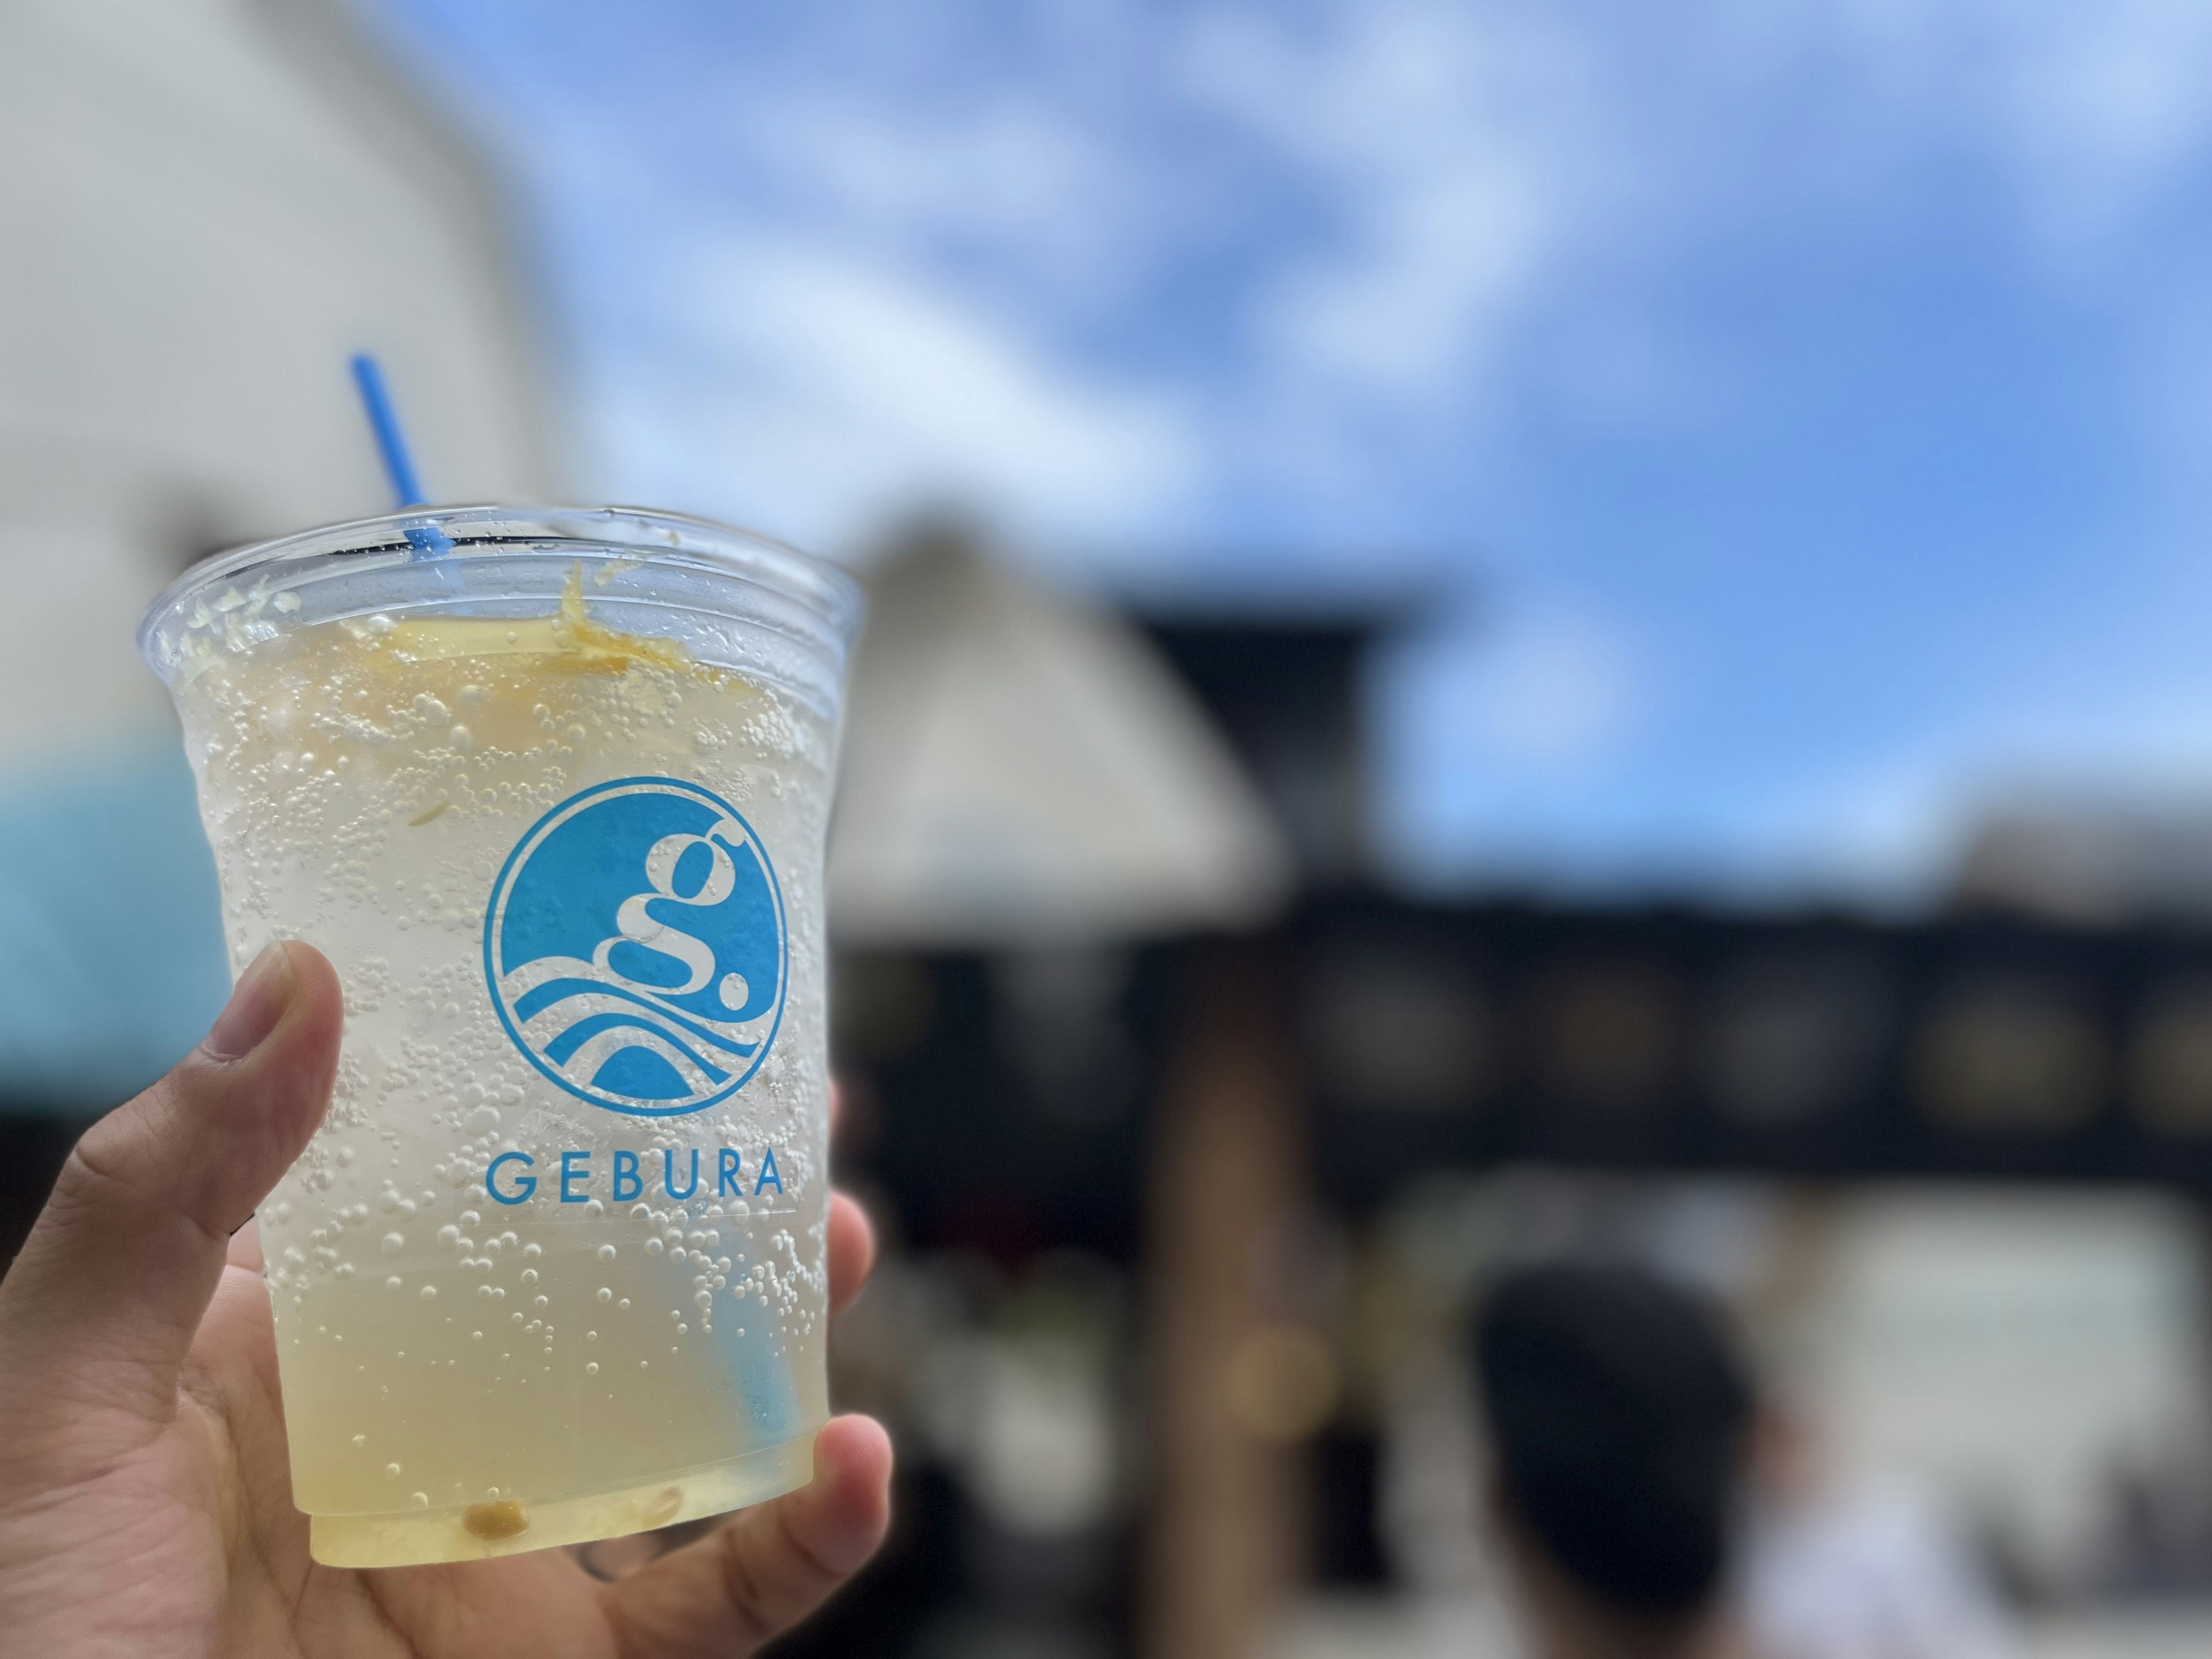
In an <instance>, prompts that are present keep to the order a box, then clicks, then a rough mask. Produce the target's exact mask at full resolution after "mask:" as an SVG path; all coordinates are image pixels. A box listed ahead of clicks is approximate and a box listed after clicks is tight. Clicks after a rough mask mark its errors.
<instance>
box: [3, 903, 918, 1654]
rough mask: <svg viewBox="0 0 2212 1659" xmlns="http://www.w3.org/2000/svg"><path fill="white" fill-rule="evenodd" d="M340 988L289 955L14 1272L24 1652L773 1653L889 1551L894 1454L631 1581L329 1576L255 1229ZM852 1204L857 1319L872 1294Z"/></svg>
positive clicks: (261, 969) (849, 1465)
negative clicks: (311, 1518) (302, 1503)
mask: <svg viewBox="0 0 2212 1659" xmlns="http://www.w3.org/2000/svg"><path fill="white" fill-rule="evenodd" d="M341 1003H342V999H341V996H340V993H339V989H338V981H337V975H336V974H335V973H334V972H332V970H331V965H330V963H328V962H327V961H325V959H324V957H322V956H321V955H320V954H319V952H317V951H314V950H313V949H312V948H311V947H309V946H307V945H301V944H298V943H290V944H283V945H271V946H270V949H269V950H268V951H265V952H264V954H263V955H262V956H261V957H260V958H259V959H258V960H257V961H256V962H255V963H254V964H253V965H252V967H251V968H249V969H247V970H246V973H245V975H243V976H241V977H240V981H239V982H238V985H237V987H235V989H234V991H233V993H232V994H231V999H230V1002H229V1004H228V1006H227V1007H226V1008H225V1009H224V1010H223V1012H222V1015H221V1016H220V1017H219V1018H217V1019H216V1023H215V1025H214V1028H213V1029H212V1030H210V1032H209V1033H208V1036H207V1037H206V1039H205V1040H204V1042H202V1043H201V1044H200V1046H199V1047H198V1048H197V1049H195V1050H194V1051H193V1052H192V1053H191V1054H189V1055H187V1056H186V1057H185V1059H184V1060H182V1061H180V1062H179V1064H178V1066H176V1068H175V1069H174V1070H173V1071H172V1072H171V1073H169V1074H168V1075H167V1077H166V1078H164V1079H161V1081H160V1082H159V1083H157V1084H155V1085H154V1086H153V1087H152V1088H150V1089H149V1090H148V1091H146V1092H145V1093H144V1094H143V1095H140V1096H139V1097H137V1099H135V1100H133V1101H131V1102H130V1103H127V1104H125V1105H124V1106H122V1107H119V1108H118V1109H116V1110H115V1111H113V1112H111V1113H110V1114H108V1115H107V1116H106V1117H105V1118H103V1119H101V1120H100V1122H98V1123H96V1124H94V1126H93V1127H92V1128H90V1129H89V1130H88V1131H87V1132H86V1133H85V1134H84V1136H83V1138H82V1139H81V1140H80V1141H79V1142H78V1143H77V1146H76V1150H75V1151H74V1152H72V1153H71V1154H70V1158H69V1162H68V1164H67V1165H66V1166H65V1168H64V1170H63V1172H62V1175H61V1176H60V1178H59V1179H58V1181H57V1182H55V1185H54V1190H53V1194H52V1197H51V1198H50V1199H49V1200H48V1201H47V1204H46V1209H45V1211H44V1212H43V1213H42V1214H41V1215H40V1218H39V1220H38V1224H37V1225H36V1226H35V1228H34V1229H33V1231H32V1234H31V1237H29V1239H28V1240H27V1242H26V1243H25V1244H24V1246H23V1249H22V1250H21V1253H20V1254H19V1255H17V1256H16V1258H15V1262H14V1264H13V1266H11V1267H9V1271H8V1273H7V1276H6V1278H5V1279H0V1648H4V1649H5V1650H6V1651H8V1652H9V1653H22V1654H39V1655H41V1656H50V1659H70V1656H76V1655H92V1654H100V1655H109V1654H112V1655H129V1656H131V1659H158V1656H164V1655H179V1656H181V1655H195V1656H199V1655H226V1656H227V1655H242V1656H261V1655H283V1656H301V1659H306V1656H317V1655H325V1654H329V1655H344V1656H354V1655H364V1656H375V1655H381V1654H392V1655H399V1654H407V1655H412V1656H417V1659H444V1656H455V1659H460V1656H465V1659H500V1656H503V1655H523V1654H527V1655H531V1656H532V1659H538V1656H556V1655H568V1654H576V1655H595V1656H596V1655H612V1654H621V1655H623V1656H625V1659H629V1656H639V1659H643V1656H659V1655H671V1656H672V1655H705V1654H709V1653H712V1654H716V1655H732V1656H735V1655H744V1654H750V1653H752V1652H753V1651H755V1650H757V1649H758V1648H759V1647H760V1646H761V1645H762V1644H764V1643H766V1642H768V1641H769V1640H770V1639H772V1638H774V1637H775V1636H776V1635H777V1634H778V1633H779V1632H781V1631H783V1630H785V1629H786V1628H787V1627H788V1626H791V1625H792V1624H793V1623H794V1622H795V1621H796V1620H799V1619H800V1618H803V1617H804V1616H805V1614H806V1613H809V1612H810V1611H811V1610H812V1609H813V1608H814V1607H816V1606H817V1604H819V1603H820V1602H821V1601H823V1598H824V1597H825V1596H827V1595H829V1593H830V1592H831V1591H832V1590H834V1589H836V1588H837V1587H838V1585H840V1584H841V1583H843V1582H844V1581H845V1580H846V1579H847V1578H848V1577H850V1576H851V1575H852V1574H853V1573H854V1572H855V1571H858V1570H859V1568H860V1565H861V1564H862V1563H864V1562H865V1561H866V1560H867V1559H868V1558H869V1557H870V1556H871V1555H872V1554H873V1553H874V1552H875V1549H876V1547H877V1546H878V1544H879V1543H880V1542H881V1541H882V1540H883V1536H884V1529H885V1527H886V1525H887V1522H888V1518H889V1509H890V1443H889V1442H888V1441H887V1440H886V1439H885V1438H884V1432H883V1431H882V1430H881V1429H880V1428H878V1426H877V1425H875V1424H874V1423H872V1422H871V1421H870V1420H868V1419H866V1418H856V1417H843V1418H837V1419H833V1420H832V1421H831V1422H830V1423H829V1425H828V1426H826V1427H825V1428H823V1431H822V1432H821V1435H820V1437H819V1438H818V1439H817V1442H816V1444H815V1454H814V1455H815V1464H814V1479H813V1481H812V1483H811V1485H809V1486H806V1487H805V1488H803V1489H802V1490H800V1491H798V1492H791V1493H788V1494H787V1495H786V1496H784V1497H782V1498H777V1499H775V1500H774V1501H773V1502H771V1503H766V1504H758V1505H757V1506H756V1507H754V1508H752V1509H750V1510H744V1511H743V1512H741V1513H740V1514H738V1516H736V1517H735V1518H733V1519H732V1520H730V1521H728V1522H726V1523H724V1524H722V1525H721V1526H720V1527H718V1528H714V1529H713V1530H712V1531H710V1532H709V1533H708V1535H707V1536H705V1537H704V1538H702V1539H700V1540H699V1541H696V1542H695V1543H691V1544H689V1545H686V1546H684V1547H681V1548H677V1549H672V1550H671V1551H669V1552H668V1553H665V1554H663V1555H661V1556H660V1557H659V1559H657V1560H654V1561H653V1562H652V1563H651V1564H650V1565H645V1566H641V1568H639V1569H638V1570H637V1571H635V1572H632V1573H630V1574H629V1575H628V1576H626V1577H621V1578H618V1579H614V1580H612V1581H611V1582H609V1581H606V1580H603V1579H602V1578H600V1577H596V1576H594V1575H593V1574H592V1573H590V1572H587V1571H586V1569H585V1567H584V1566H583V1565H582V1564H581V1563H580V1560H579V1559H578V1558H577V1557H576V1555H574V1553H571V1552H568V1551H566V1550H558V1549H550V1550H538V1551H535V1552H532V1553H527V1554H520V1555H510V1556H504V1557H501V1558H498V1559H491V1560H483V1561H471V1562H465V1563H457V1564H451V1565H440V1566H429V1567H396V1568H387V1569H383V1570H380V1571H348V1570H342V1569H338V1568H333V1567H325V1566H319V1565H316V1564H315V1563H314V1562H313V1561H311V1560H310V1559H308V1555H307V1516H304V1515H302V1514H301V1513H300V1511H299V1510H296V1509H295V1508H294V1507H293V1506H292V1492H291V1481H290V1471H289V1467H288V1464H287V1456H286V1449H285V1441H284V1422H283V1416H282V1413H280V1411H279V1409H278V1405H277V1393H276V1342H275V1339H274V1336H273V1335H272V1333H271V1327H270V1310H269V1297H268V1292H267V1291H265V1290H264V1288H263V1286H262V1284H261V1278H260V1271H259V1269H260V1250H259V1246H258V1243H257V1242H256V1236H255V1233H254V1231H253V1227H252V1222H251V1220H250V1218H251V1217H252V1213H253V1210H254V1207H255V1206H256V1205H258V1203H259V1202H260V1200H261V1199H262V1198H263V1196H264V1194H267V1192H268V1191H269V1189H270V1188H271V1187H272V1186H273V1185H275V1183H276V1179H277V1177H278V1176H280V1175H282V1174H283V1171H284V1170H285V1169H286V1168H287V1166H289V1164H291V1162H292V1160H293V1159H294V1158H296V1157H297V1156H298V1155H299V1154H300V1152H301V1149H302V1148H303V1147H305V1146H306V1145H307V1138H308V1137H309V1136H310V1135H311V1134H312V1133H313V1132H314V1129H315V1127H316V1126H317V1125H318V1124H319V1122H320V1121H322V1117H323V1113H324V1110H325V1108H326V1107H327V1106H328V1105H329V1103H330V1097H331V1082H332V1079H333V1078H334V1076H335V1075H336V1073H337V1062H338V1034H339V1027H340V1025H341V1024H342V1023H343V1015H342V1012H341ZM871 1253H872V1244H871V1242H870V1239H869V1237H868V1232H867V1225H866V1221H865V1220H863V1219H862V1218H861V1216H860V1212H859V1210H858V1209H857V1207H855V1206H854V1205H853V1204H852V1203H851V1202H850V1200H842V1199H841V1200H839V1201H837V1202H836V1203H835V1204H833V1206H832V1209H831V1217H830V1236H829V1274H830V1279H831V1286H832V1289H831V1297H832V1303H833V1305H835V1304H839V1303H842V1301H844V1300H845V1299H847V1298H849V1297H851V1295H852V1294H853V1292H854V1290H855V1289H857V1288H858V1285H859V1281H860V1279H861V1277H862V1276H864V1275H865V1273H866V1271H867V1263H868V1258H869V1256H870V1255H871Z"/></svg>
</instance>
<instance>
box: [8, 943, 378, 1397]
mask: <svg viewBox="0 0 2212 1659" xmlns="http://www.w3.org/2000/svg"><path fill="white" fill-rule="evenodd" d="M342 1024H343V999H342V997H341V995H340V994H339V990H338V982H337V975H336V974H335V973H334V972H332V971H331V965H330V963H328V962H327V961H325V959H324V957H323V956H322V954H321V952H319V951H316V950H314V949H313V947H312V946H309V945H301V944H298V943H296V942H286V943H279V944H276V945H270V947H269V948H268V949H267V950H265V951H263V952H262V953H261V954H260V956H258V957H256V958H255V959H254V962H253V964H252V966H251V967H250V968H248V969H246V972H245V974H244V975H242V976H241V977H240V980H239V981H238V984H237V986H236V987H235V988H234V990H233V991H232V992H231V996H230V1002H229V1005H228V1006H226V1007H225V1008H224V1009H223V1011H222V1014H221V1015H220V1016H219V1017H218V1018H216V1023H215V1027H214V1029H213V1030H210V1032H209V1033H208V1036H207V1038H206V1040H205V1041H204V1042H202V1043H201V1044H200V1046H199V1047H198V1048H196V1049H194V1050H193V1051H192V1052H191V1054H187V1055H186V1056H185V1058H184V1059H183V1060H181V1061H179V1063H178V1065H177V1066H176V1068H175V1069H174V1070H173V1071H172V1072H171V1073H169V1074H168V1075H167V1077H165V1078H163V1079H161V1081H160V1082H159V1083H156V1084H155V1085H154V1086H153V1087H152V1088H150V1089H149V1090H147V1091H146V1092H145V1093H143V1094H142V1095H140V1096H139V1097H137V1099H135V1100H132V1101H131V1102H129V1103H126V1104H125V1105H122V1106H119V1107H118V1108H117V1109H115V1110H114V1111H112V1112H110V1113H109V1114H108V1115H106V1117H104V1118H102V1119H100V1121H99V1122H97V1123H95V1124H94V1125H93V1126H92V1127H91V1128H89V1129H88V1130H86V1131H85V1133H84V1136H83V1138H82V1139H80V1140H79V1141H78V1142H77V1144H76V1148H75V1150H73V1151H72V1152H70V1156H69V1161H68V1162H67V1163H66V1164H64V1165H63V1168H62V1172H61V1176H60V1177H59V1179H58V1180H57V1181H56V1182H55V1183H54V1190H53V1194H52V1196H51V1197H50V1198H48V1199H47V1200H46V1208H45V1210H44V1211H42V1212H40V1216H39V1218H38V1221H37V1223H36V1225H34V1226H33V1228H32V1230H31V1236H30V1237H29V1238H28V1239H27V1241H26V1242H25V1243H24V1245H23V1249H22V1252H21V1255H18V1256H17V1257H16V1258H15V1265H14V1267H11V1268H10V1269H9V1273H8V1276H7V1278H6V1279H4V1280H0V1367H4V1369H5V1371H6V1373H7V1374H8V1375H7V1379H6V1380H7V1382H8V1383H9V1384H12V1385H15V1386H12V1387H10V1388H9V1389H8V1391H7V1392H8V1394H9V1397H10V1398H11V1399H12V1400H13V1401H17V1402H26V1401H40V1400H43V1401H49V1402H52V1404H54V1405H55V1406H57V1407H65V1408H67V1409H70V1410H71V1411H73V1412H75V1411H81V1410H82V1409H83V1408H84V1407H87V1406H104V1407H108V1408H110V1409H114V1410H118V1411H121V1412H124V1413H127V1414H128V1415H130V1416H132V1417H135V1418H137V1419H142V1420H146V1421H156V1422H158V1421H165V1420H167V1418H168V1417H169V1415H170V1414H171V1413H173V1411H174V1410H175V1408H176V1398H177V1378H178V1373H179V1369H180V1368H181V1367H182V1365H183V1364H184V1359H185V1353H186V1352H188V1351H189V1350H190V1349H191V1342H192V1336H193V1333H194V1332H195V1331H197V1329H198V1328H199V1322H200V1317H201V1316H202V1315H203V1314H204V1313H205V1312H206V1310H207V1304H208V1301H209V1298H210V1297H212V1296H213V1295H214V1294H215V1287H216V1281H217V1280H218V1279H220V1278H221V1277H222V1266H223V1251H224V1247H225V1245H226V1244H227V1243H228V1240H229V1237H230V1234H231V1233H232V1232H233V1231H234V1230H235V1229H236V1228H237V1227H239V1226H240V1225H241V1224H243V1223H244V1222H245V1221H246V1218H248V1217H249V1216H250V1215H252V1212H253V1207H254V1206H255V1205H257V1204H258V1203H259V1202H260V1201H261V1200H262V1199H263V1197H264V1196H265V1195H266V1194H267V1193H268V1191H269V1189H270V1188H271V1187H273V1186H274V1185H276V1178H277V1177H278V1176H281V1175H283V1173H284V1171H285V1170H287V1169H288V1168H289V1167H290V1165H291V1163H292V1160H293V1159H294V1158H297V1157H298V1156H299V1155H300V1152H301V1148H302V1147H304V1146H306V1145H307V1138H308V1136H310V1135H311V1134H313V1133H314V1129H315V1126H316V1125H317V1124H318V1123H319V1122H320V1121H322V1116H323V1109H324V1108H325V1106H326V1105H328V1103H329V1102H330V1095H331V1079H332V1078H333V1076H334V1075H335V1074H336V1073H337V1056H338V1034H339V1029H340V1027H341V1025H342Z"/></svg>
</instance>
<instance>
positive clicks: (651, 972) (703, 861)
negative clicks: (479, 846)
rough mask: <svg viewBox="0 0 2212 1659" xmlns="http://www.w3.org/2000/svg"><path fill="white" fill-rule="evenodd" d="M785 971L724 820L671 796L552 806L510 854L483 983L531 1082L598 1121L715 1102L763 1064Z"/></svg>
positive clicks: (755, 868) (746, 858)
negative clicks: (568, 1097) (598, 1109)
mask: <svg viewBox="0 0 2212 1659" xmlns="http://www.w3.org/2000/svg"><path fill="white" fill-rule="evenodd" d="M788 967H789V944H788V941H787V936H786V933H785V926H784V912H783V890H782V889H781V887H780V886H779V885H778V884H777V883H776V878H775V866H773V865H772V864H770V863H769V856H768V849H767V848H764V847H763V846H762V845H761V843H760V838H759V837H758V836H756V835H755V834H754V833H753V829H752V826H751V825H750V824H749V823H746V822H745V821H744V817H742V816H740V815H739V813H738V811H737V809H736V808H735V807H733V806H732V805H730V804H729V803H728V802H727V801H726V800H723V799H721V798H720V796H717V795H714V794H712V793H708V791H707V790H704V789H702V788H700V787H698V786H697V785H696V784H692V783H684V782H683V781H680V780H678V779H675V778H623V779H620V780H618V781H616V782H613V783H603V784H600V785H599V786H597V787H594V788H591V789H586V790H585V791H583V792H582V793H580V794H575V795H572V796H570V797H569V798H568V799H567V800H564V801H562V803H561V805H558V806H556V807H555V808H554V809H553V810H552V811H550V812H548V813H547V814H546V815H545V816H544V817H542V818H540V819H538V822H537V823H535V824H533V825H532V827H531V829H530V833H529V834H527V835H526V836H523V838H522V839H521V840H520V842H517V843H516V844H515V848H514V850H513V852H512V853H510V854H507V863H506V865H505V866H503V867H502V868H501V871H500V872H499V879H498V881H497V882H496V883H495V884H494V885H493V888H492V895H491V903H490V904H489V907H488V908H486V910H485V912H484V978H485V980H486V981H487V983H488V985H489V989H490V991H491V999H492V1006H494V1007H495V1008H497V1009H498V1010H499V1017H500V1022H501V1024H503V1025H505V1026H506V1028H507V1036H510V1037H512V1038H513V1040H514V1045H515V1047H516V1048H520V1049H521V1050H522V1052H523V1054H525V1055H526V1056H527V1057H528V1059H529V1060H530V1062H531V1064H532V1065H533V1066H537V1068H538V1070H539V1071H540V1072H542V1073H544V1074H545V1076H546V1077H548V1078H550V1079H551V1080H552V1081H553V1082H555V1083H556V1084H558V1085H560V1086H561V1087H562V1088H563V1089H566V1090H567V1091H568V1092H569V1093H570V1094H572V1095H575V1096H577V1097H580V1098H581V1099H584V1100H588V1101H590V1102H591V1103H592V1104H593V1105H594V1106H604V1107H605V1108H607V1109H609V1110H610V1111H616V1112H627V1113H629V1114H631V1115H635V1116H639V1117H674V1116H677V1115H679V1114H682V1113H684V1112H696V1111H698V1110H700V1109H702V1108H704V1107H708V1106H712V1105H714V1103H716V1102H718V1101H722V1100H726V1099H728V1098H729V1097H730V1096H732V1095H733V1094H735V1093H736V1092H737V1091H738V1089H740V1088H741V1087H743V1086H744V1083H745V1080H746V1079H749V1078H750V1077H751V1076H752V1074H753V1073H755V1072H756V1071H757V1070H759V1069H760V1065H761V1061H762V1060H764V1059H766V1058H767V1055H768V1049H769V1043H770V1042H774V1041H775V1033H776V1028H777V1027H778V1026H779V1025H780V1024H781V1023H782V1020H783V990H784V980H785V978H786V976H787V970H788Z"/></svg>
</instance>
